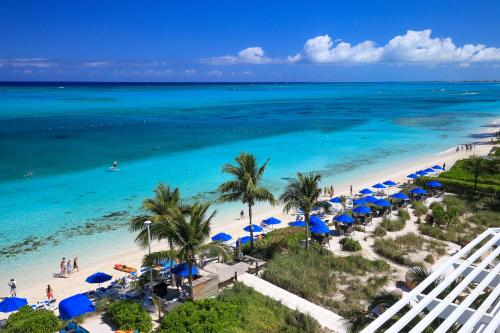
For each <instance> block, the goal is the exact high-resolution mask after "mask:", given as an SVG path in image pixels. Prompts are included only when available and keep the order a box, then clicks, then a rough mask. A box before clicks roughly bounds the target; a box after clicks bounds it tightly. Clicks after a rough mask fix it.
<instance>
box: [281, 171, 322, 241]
mask: <svg viewBox="0 0 500 333" xmlns="http://www.w3.org/2000/svg"><path fill="white" fill-rule="evenodd" d="M320 180H321V176H320V175H319V174H315V173H312V172H311V173H309V174H302V173H300V172H298V173H297V177H296V178H295V179H292V180H290V181H289V182H288V185H287V186H286V188H285V190H284V191H283V193H282V194H281V196H280V200H281V201H282V202H283V204H284V207H283V210H284V211H285V212H286V213H288V212H290V211H291V210H292V209H297V210H298V209H300V210H302V212H303V213H304V221H305V224H306V226H305V238H306V242H305V243H306V249H309V228H310V225H309V223H310V218H311V214H312V211H313V208H315V207H316V206H317V203H318V199H319V197H320V195H321V188H320V186H319V182H320Z"/></svg>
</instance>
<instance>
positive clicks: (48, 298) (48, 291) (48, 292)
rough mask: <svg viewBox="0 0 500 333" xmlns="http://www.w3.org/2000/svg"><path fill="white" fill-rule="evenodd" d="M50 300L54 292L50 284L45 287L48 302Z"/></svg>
mask: <svg viewBox="0 0 500 333" xmlns="http://www.w3.org/2000/svg"><path fill="white" fill-rule="evenodd" d="M51 299H54V290H52V287H51V286H50V284H48V285H47V300H48V301H50V300H51Z"/></svg>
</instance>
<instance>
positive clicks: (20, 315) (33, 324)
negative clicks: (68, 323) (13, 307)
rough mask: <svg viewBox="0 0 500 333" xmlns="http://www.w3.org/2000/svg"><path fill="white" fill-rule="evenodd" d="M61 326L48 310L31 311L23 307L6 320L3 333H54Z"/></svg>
mask: <svg viewBox="0 0 500 333" xmlns="http://www.w3.org/2000/svg"><path fill="white" fill-rule="evenodd" d="M62 326H63V323H62V321H60V320H59V318H57V317H56V315H55V314H54V313H53V312H52V311H49V310H44V309H40V310H33V309H32V308H31V307H29V306H24V307H22V308H21V309H19V311H18V312H16V313H13V314H11V315H10V316H9V319H7V322H6V324H5V327H4V329H3V330H1V331H2V332H5V333H54V332H56V331H59V329H61V328H62Z"/></svg>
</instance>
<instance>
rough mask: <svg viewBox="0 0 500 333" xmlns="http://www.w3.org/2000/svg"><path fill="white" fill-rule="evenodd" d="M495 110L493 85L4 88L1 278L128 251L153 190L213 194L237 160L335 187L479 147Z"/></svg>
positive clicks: (0, 90)
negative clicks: (132, 223)
mask: <svg viewBox="0 0 500 333" xmlns="http://www.w3.org/2000/svg"><path fill="white" fill-rule="evenodd" d="M499 115H500V84H498V83H469V82H467V83H450V82H429V83H293V84H286V83H253V84H251V83H241V84H90V83H43V84H41V83H1V84H0V203H1V204H0V275H1V276H3V277H9V278H10V275H14V274H16V278H17V279H21V280H22V275H23V274H24V273H23V272H32V271H33V270H34V269H36V268H37V267H39V266H41V265H44V266H46V265H52V266H54V270H57V264H58V261H59V259H60V257H62V256H66V257H74V256H77V255H78V256H79V257H85V256H86V255H97V253H99V254H103V253H106V254H111V253H118V252H119V251H123V250H126V249H127V248H130V247H131V246H132V244H133V237H134V235H133V234H131V233H130V232H128V230H127V223H128V221H129V220H130V218H131V217H132V216H134V215H135V214H137V213H138V208H139V206H140V204H141V201H142V200H143V199H144V198H146V197H148V196H151V195H152V189H153V188H154V187H155V185H156V184H157V183H158V182H164V183H166V184H169V185H171V186H178V187H180V189H181V193H182V196H183V197H184V198H185V200H187V201H195V200H201V201H205V200H214V199H216V193H215V189H216V188H217V186H218V185H219V184H220V183H221V182H222V181H224V180H225V179H227V178H226V176H225V175H223V174H222V173H221V167H222V165H223V164H224V163H227V162H231V161H233V159H234V157H235V156H236V155H238V154H239V153H240V152H250V153H253V154H255V155H256V156H257V158H258V159H259V161H260V162H264V161H265V160H266V159H267V158H270V164H269V167H268V170H267V171H266V174H265V184H266V185H267V186H268V187H269V188H270V189H271V190H272V191H273V192H275V193H279V192H280V190H281V189H282V188H283V186H284V185H285V184H286V181H287V179H289V178H290V177H293V176H294V175H295V173H296V172H297V171H302V172H307V171H315V172H319V173H320V174H321V175H322V176H323V181H324V184H325V185H326V184H335V182H339V181H346V180H349V179H355V178H356V177H359V176H360V175H364V174H366V173H370V172H375V171H376V170H379V169H382V168H384V166H387V165H394V163H398V162H399V163H403V162H404V161H405V160H408V159H411V158H415V157H418V156H425V155H426V154H430V153H437V152H439V151H442V150H445V149H448V148H450V147H452V146H454V145H457V144H460V143H465V142H471V141H474V140H476V139H477V138H478V137H479V135H478V134H479V133H480V132H481V131H482V130H481V126H485V125H487V124H488V123H490V122H491V121H492V120H493V119H496V118H498V116H499ZM114 160H116V161H118V163H119V169H120V170H119V171H118V172H111V171H110V169H109V167H110V166H111V164H112V162H113V161H114ZM28 172H31V173H32V174H33V176H31V177H24V176H25V175H26V173H28ZM235 205H238V204H234V205H232V206H231V205H225V206H218V207H217V208H218V211H219V214H218V217H219V219H222V218H223V217H224V214H225V212H226V211H227V210H228V209H229V207H234V206H235ZM238 207H239V206H238ZM215 223H217V218H216V219H215ZM37 265H39V266H37ZM19 275H21V277H19Z"/></svg>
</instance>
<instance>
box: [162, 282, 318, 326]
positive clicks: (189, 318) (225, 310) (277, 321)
mask: <svg viewBox="0 0 500 333" xmlns="http://www.w3.org/2000/svg"><path fill="white" fill-rule="evenodd" d="M157 332H158V333H170V332H172V333H174V332H175V333H184V332H238V333H242V332H250V333H260V332H269V333H273V332H290V333H299V332H304V333H305V332H311V333H319V332H321V328H320V326H319V324H318V323H317V322H316V321H315V320H314V319H313V318H311V317H310V316H308V315H304V314H302V313H300V312H298V311H293V310H290V309H288V308H286V307H285V306H283V305H282V304H280V303H279V302H277V301H275V300H273V299H271V298H269V297H266V296H264V295H261V294H259V293H257V292H256V291H254V290H253V289H251V288H249V287H247V286H245V285H243V284H241V283H238V282H236V283H235V284H234V286H233V287H232V288H230V289H225V290H224V291H222V292H221V294H219V295H218V296H217V297H216V298H213V299H205V300H200V301H193V302H186V303H184V304H182V305H180V306H178V307H176V308H175V309H173V310H172V311H170V312H169V313H168V314H167V315H166V316H165V317H163V319H162V320H161V322H160V327H159V328H158V331H157Z"/></svg>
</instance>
